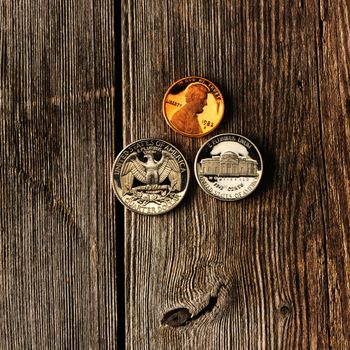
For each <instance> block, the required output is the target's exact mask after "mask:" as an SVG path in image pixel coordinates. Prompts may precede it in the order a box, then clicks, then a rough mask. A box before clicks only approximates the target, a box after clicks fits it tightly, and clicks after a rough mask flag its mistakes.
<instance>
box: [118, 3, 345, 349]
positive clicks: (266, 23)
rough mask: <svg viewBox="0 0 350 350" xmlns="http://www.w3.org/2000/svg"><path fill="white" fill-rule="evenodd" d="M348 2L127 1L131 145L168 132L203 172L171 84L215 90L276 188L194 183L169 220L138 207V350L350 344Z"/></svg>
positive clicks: (225, 127) (131, 294) (132, 298)
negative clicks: (170, 122) (166, 108)
mask: <svg viewBox="0 0 350 350" xmlns="http://www.w3.org/2000/svg"><path fill="white" fill-rule="evenodd" d="M349 10H350V9H349V4H348V3H346V2H337V1H334V2H331V1H316V0H312V1H308V2H305V1H295V2H288V1H282V0H271V1H260V2H256V1H249V0H245V1H223V0H221V1H220V0H219V1H215V2H214V1H213V2H211V1H200V0H191V1H177V0H174V1H159V0H151V1H145V0H140V1H137V2H134V1H131V0H124V1H123V7H122V18H123V23H122V40H123V100H124V103H123V111H124V113H123V115H124V143H125V144H127V143H129V142H131V141H134V140H136V139H139V138H144V137H158V138H164V139H165V140H167V141H170V142H172V143H173V144H174V145H176V146H177V147H178V148H179V149H181V150H182V151H183V152H184V154H185V156H186V157H187V159H188V160H189V162H190V164H191V166H192V165H193V159H194V157H195V154H196V151H197V150H198V148H199V147H200V146H201V145H202V144H203V142H204V141H205V140H207V139H208V137H206V138H205V139H203V140H191V139H188V138H185V137H183V136H180V135H176V134H174V133H173V132H172V131H171V130H170V129H169V128H168V127H167V125H166V123H165V121H164V120H163V117H162V115H161V103H162V98H163V94H164V92H165V91H166V88H167V87H168V86H169V85H170V83H171V82H173V81H174V80H176V79H178V78H181V77H183V76H187V75H200V76H204V77H206V78H208V79H210V80H212V81H213V82H214V83H215V84H216V85H218V86H219V87H220V88H221V89H222V91H223V93H224V97H225V106H226V112H225V117H224V121H223V123H222V125H221V126H220V127H219V128H218V129H217V130H216V131H215V132H214V133H213V135H214V134H218V133H223V132H230V131H232V132H236V133H240V134H243V135H245V136H247V137H248V138H250V139H251V140H252V141H254V143H255V144H257V145H258V147H259V148H260V150H261V151H262V154H263V158H264V161H265V174H264V179H263V182H262V183H261V185H260V186H259V189H258V190H257V191H256V192H255V193H254V194H253V195H251V196H250V197H248V198H246V199H244V200H242V201H240V202H236V203H225V202H220V201H216V200H215V199H213V198H210V197H208V196H207V195H206V194H205V193H203V192H202V191H201V190H200V189H199V187H198V186H197V184H196V182H195V180H194V179H192V182H191V186H190V191H189V193H188V194H187V197H186V200H185V201H184V203H182V205H180V206H179V207H178V208H176V209H175V210H174V211H172V212H170V213H168V214H166V215H162V216H159V217H145V216H140V215H137V214H134V213H130V212H126V215H125V218H126V219H125V240H126V242H125V262H126V264H125V275H126V287H125V293H126V306H125V313H126V348H127V349H137V350H139V349H206V350H208V349H329V348H334V349H348V348H349V347H350V331H349V327H350V326H349V321H348V320H349V318H350V306H349V293H350V291H349V290H350V289H349V288H350V280H349V267H350V262H349V243H350V238H349V232H350V230H349V215H348V214H349V195H350V192H349V191H350V190H349V189H350V186H349V174H348V171H349V166H348V164H349V141H350V140H349V137H350V132H349V131H350V130H349V114H350V113H349V110H350V108H349V105H350V103H349V86H348V85H349V84H348V81H349V66H348V62H349V58H350V57H349V52H350V37H349V15H350V11H349Z"/></svg>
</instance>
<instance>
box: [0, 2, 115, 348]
mask: <svg viewBox="0 0 350 350" xmlns="http://www.w3.org/2000/svg"><path fill="white" fill-rule="evenodd" d="M0 21H1V34H0V50H1V54H0V57H1V75H0V115H1V126H0V139H1V141H0V142H1V157H0V177H1V180H0V181H1V186H0V188H1V192H0V208H1V209H0V222H1V226H0V229H1V235H0V339H1V341H0V348H1V349H107V348H108V349H112V348H116V333H117V332H116V328H117V310H116V309H117V300H116V297H117V294H116V290H117V286H116V274H117V270H116V248H117V247H116V216H117V215H116V211H115V199H114V196H113V194H112V192H111V190H110V185H109V169H110V164H111V162H112V160H113V158H114V156H115V154H114V153H115V150H114V148H115V146H114V145H115V137H116V136H115V130H114V128H115V119H114V117H115V113H114V87H113V84H114V79H115V61H114V59H115V56H114V52H115V50H114V46H115V42H114V5H113V1H109V0H107V1H99V0H97V1H91V0H90V1H82V0H78V1H61V0H56V1H50V2H48V1H41V0H40V1H34V2H33V1H26V0H21V1H7V0H3V1H1V2H0ZM119 217H120V218H121V216H119Z"/></svg>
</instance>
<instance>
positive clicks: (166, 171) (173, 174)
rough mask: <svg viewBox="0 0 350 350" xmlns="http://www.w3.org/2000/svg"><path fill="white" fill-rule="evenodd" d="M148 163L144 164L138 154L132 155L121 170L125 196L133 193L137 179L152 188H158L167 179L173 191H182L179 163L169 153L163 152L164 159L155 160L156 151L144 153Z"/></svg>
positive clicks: (121, 182)
mask: <svg viewBox="0 0 350 350" xmlns="http://www.w3.org/2000/svg"><path fill="white" fill-rule="evenodd" d="M144 157H145V158H146V162H142V161H141V160H140V159H139V158H138V157H137V153H136V152H133V153H131V154H130V155H129V156H128V158H127V159H126V160H125V162H124V165H123V167H122V169H121V174H120V175H121V176H120V184H121V188H122V191H123V194H125V193H128V192H129V191H131V189H132V186H133V183H134V179H135V178H136V179H137V180H139V181H140V182H142V183H143V184H145V185H149V187H150V188H157V185H160V184H162V183H163V182H164V181H165V180H166V179H169V181H170V188H171V190H172V191H175V190H176V191H181V171H180V167H179V165H178V163H177V162H176V160H175V159H174V158H173V157H172V155H171V154H170V153H169V152H167V151H164V150H163V151H162V158H161V159H160V160H159V161H157V160H155V159H154V151H150V150H148V151H144Z"/></svg>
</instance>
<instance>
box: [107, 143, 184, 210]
mask: <svg viewBox="0 0 350 350" xmlns="http://www.w3.org/2000/svg"><path fill="white" fill-rule="evenodd" d="M189 178H190V171H189V168H188V164H187V162H186V160H185V158H184V156H183V155H182V153H181V152H180V151H179V150H178V149H177V148H176V147H174V146H173V145H171V144H170V143H168V142H166V141H163V140H159V139H143V140H138V141H136V142H133V143H131V144H130V145H128V146H127V147H125V148H124V149H123V150H122V151H121V152H120V154H119V155H118V156H117V158H116V160H115V161H114V164H113V167H112V173H111V182H112V186H113V190H114V193H115V194H116V196H117V197H118V199H119V200H120V202H121V203H122V204H123V205H125V206H126V207H127V208H129V209H130V210H132V211H134V212H136V213H139V214H145V215H158V214H163V213H166V212H168V211H169V210H171V209H173V208H174V207H176V206H177V205H178V204H179V203H180V202H181V200H182V199H183V197H184V196H185V193H186V191H187V187H188V182H189Z"/></svg>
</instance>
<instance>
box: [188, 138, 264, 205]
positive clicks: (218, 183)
mask: <svg viewBox="0 0 350 350" xmlns="http://www.w3.org/2000/svg"><path fill="white" fill-rule="evenodd" d="M194 172H195V176H196V179H197V181H198V183H199V186H200V187H201V188H202V189H203V190H204V191H205V192H207V193H208V194H210V195H211V196H213V197H215V198H217V199H220V200H224V201H237V200H239V199H242V198H244V197H247V196H248V195H250V194H251V193H252V192H253V191H254V190H255V189H256V188H257V186H258V185H259V182H260V180H261V177H262V173H263V161H262V158H261V154H260V152H259V150H258V149H257V147H256V146H255V145H254V144H253V142H252V141H250V140H249V139H247V138H246V137H244V136H242V135H238V134H221V135H217V136H215V137H213V138H211V139H210V140H209V141H207V142H206V143H205V144H204V145H203V146H202V147H201V148H200V150H199V151H198V153H197V156H196V159H195V163H194Z"/></svg>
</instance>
